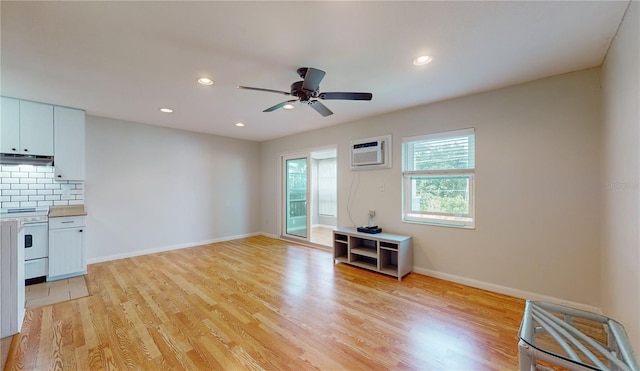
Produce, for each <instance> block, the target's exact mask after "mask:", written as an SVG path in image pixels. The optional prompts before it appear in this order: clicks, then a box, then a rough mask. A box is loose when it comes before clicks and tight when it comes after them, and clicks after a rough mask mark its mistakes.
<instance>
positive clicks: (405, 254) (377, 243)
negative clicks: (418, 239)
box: [333, 228, 413, 281]
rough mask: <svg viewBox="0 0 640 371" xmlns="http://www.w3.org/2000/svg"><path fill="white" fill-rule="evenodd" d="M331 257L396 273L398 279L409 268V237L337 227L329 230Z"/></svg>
mask: <svg viewBox="0 0 640 371" xmlns="http://www.w3.org/2000/svg"><path fill="white" fill-rule="evenodd" d="M333 260H334V262H335V263H346V264H350V265H354V266H356V267H360V268H365V269H369V270H372V271H375V272H379V273H383V274H386V275H389V276H393V277H397V278H398V281H399V280H401V279H402V277H404V276H405V275H406V274H408V273H411V271H413V245H412V238H411V237H410V236H399V235H395V234H389V233H376V234H368V233H361V232H358V231H356V230H355V229H352V228H338V229H335V230H334V231H333Z"/></svg>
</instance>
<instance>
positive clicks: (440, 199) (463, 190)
mask: <svg viewBox="0 0 640 371" xmlns="http://www.w3.org/2000/svg"><path fill="white" fill-rule="evenodd" d="M475 152H476V150H475V129H473V128H470V129H463V130H455V131H448V132H444V133H437V134H429V135H422V136H417V137H411V138H404V139H403V140H402V182H403V210H402V220H403V221H405V222H417V223H429V224H437V225H444V226H451V227H465V228H474V226H475V218H474V196H473V184H474V181H473V180H474V173H475Z"/></svg>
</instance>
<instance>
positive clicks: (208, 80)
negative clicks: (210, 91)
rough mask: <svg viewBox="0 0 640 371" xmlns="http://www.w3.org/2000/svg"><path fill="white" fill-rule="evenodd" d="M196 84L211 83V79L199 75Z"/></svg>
mask: <svg viewBox="0 0 640 371" xmlns="http://www.w3.org/2000/svg"><path fill="white" fill-rule="evenodd" d="M198 84H200V85H213V80H211V79H210V78H208V77H201V78H199V79H198Z"/></svg>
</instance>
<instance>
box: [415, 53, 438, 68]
mask: <svg viewBox="0 0 640 371" xmlns="http://www.w3.org/2000/svg"><path fill="white" fill-rule="evenodd" d="M432 60H433V58H431V57H430V56H428V55H421V56H419V57H418V58H416V59H414V60H413V64H415V65H416V66H422V65H425V64H427V63H429V62H431V61H432Z"/></svg>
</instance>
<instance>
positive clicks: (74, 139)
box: [53, 107, 85, 180]
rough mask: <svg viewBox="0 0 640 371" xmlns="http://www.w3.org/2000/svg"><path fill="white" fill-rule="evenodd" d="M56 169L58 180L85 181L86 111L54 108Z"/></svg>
mask: <svg viewBox="0 0 640 371" xmlns="http://www.w3.org/2000/svg"><path fill="white" fill-rule="evenodd" d="M53 117H54V119H53V127H54V136H53V138H54V147H53V149H54V167H55V170H54V171H55V177H56V179H57V180H84V166H85V162H84V161H85V160H84V148H85V144H84V143H85V139H84V131H85V129H84V127H85V123H84V111H82V110H77V109H73V108H66V107H54V109H53Z"/></svg>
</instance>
